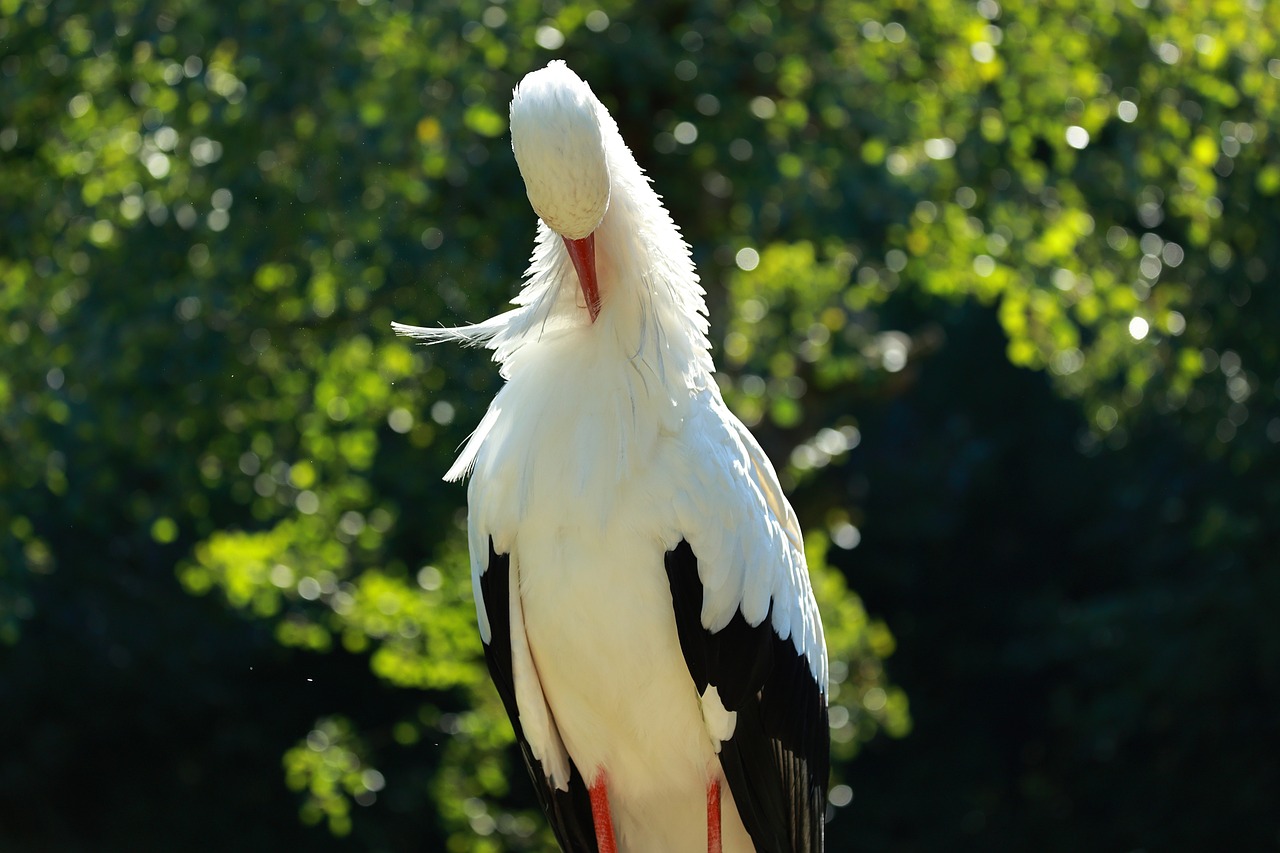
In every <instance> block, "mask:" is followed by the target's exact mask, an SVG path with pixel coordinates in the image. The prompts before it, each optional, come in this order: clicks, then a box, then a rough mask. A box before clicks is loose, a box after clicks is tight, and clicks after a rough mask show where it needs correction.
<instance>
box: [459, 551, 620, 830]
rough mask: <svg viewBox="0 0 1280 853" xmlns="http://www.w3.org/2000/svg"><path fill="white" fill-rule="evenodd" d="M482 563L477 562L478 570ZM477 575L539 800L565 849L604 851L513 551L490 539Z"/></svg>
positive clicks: (495, 658)
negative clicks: (546, 690)
mask: <svg viewBox="0 0 1280 853" xmlns="http://www.w3.org/2000/svg"><path fill="white" fill-rule="evenodd" d="M477 568H479V567H473V572H476V569H477ZM517 571H518V567H517ZM473 579H474V580H475V581H476V598H477V602H478V603H482V607H483V610H482V616H481V618H482V620H485V621H487V625H488V632H487V633H488V637H487V638H485V637H483V636H482V639H484V657H485V661H486V662H487V663H488V664H489V673H490V675H492V676H493V683H494V685H495V686H496V687H497V688H498V695H499V696H501V697H502V704H503V705H504V706H506V709H507V716H508V717H510V718H511V727H512V728H513V729H515V733H516V741H517V742H518V743H519V744H520V754H521V755H522V756H523V757H524V764H525V767H526V768H527V769H528V771H529V778H530V779H532V780H533V789H534V793H536V794H537V796H538V804H539V805H541V806H542V811H543V812H544V813H545V814H546V816H547V821H548V822H549V823H550V824H551V829H552V831H554V832H555V835H556V841H558V842H560V848H561V849H562V850H564V851H565V853H599V848H598V847H597V845H596V835H595V825H594V823H593V822H592V818H591V799H590V795H589V794H588V793H587V786H586V783H585V782H584V781H583V779H582V776H581V774H579V773H578V768H577V767H575V766H574V765H573V762H571V761H569V760H568V756H567V754H566V753H565V751H564V746H563V744H561V743H560V737H559V734H558V733H556V730H555V723H554V721H552V720H550V718H549V711H548V710H547V708H546V701H545V699H543V697H542V689H541V687H540V686H539V684H538V681H537V674H536V672H533V671H532V669H531V667H532V658H531V657H530V656H529V652H528V641H527V640H526V639H525V633H524V617H523V614H522V613H521V611H520V597H519V593H518V592H517V589H518V584H517V583H516V582H515V579H514V578H512V567H511V555H510V554H498V553H497V552H495V551H494V549H493V542H492V540H490V542H489V560H488V565H487V567H484V568H479V571H478V572H476V573H475V574H474V575H473ZM513 593H514V594H513ZM483 625H484V621H482V626H483ZM484 633H485V632H484V631H482V635H483V634H484ZM534 691H536V693H534ZM518 697H519V698H518ZM522 708H524V710H525V714H526V716H525V717H524V718H523V720H522V715H521V709H522ZM544 714H546V715H547V716H543V715H544ZM526 722H527V723H529V724H530V728H531V729H532V730H533V732H536V734H534V736H533V739H532V742H531V740H530V737H529V736H528V735H527V734H526V731H525V723H526ZM560 777H564V778H560ZM557 783H558V784H557ZM558 785H559V786H558Z"/></svg>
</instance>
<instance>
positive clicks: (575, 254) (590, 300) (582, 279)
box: [561, 232, 600, 323]
mask: <svg viewBox="0 0 1280 853" xmlns="http://www.w3.org/2000/svg"><path fill="white" fill-rule="evenodd" d="M561 239H563V240H564V246H565V248H566V249H568V250H569V259H570V260H572V261H573V268H574V269H575V270H577V271H578V284H579V285H581V286H582V295H583V297H584V298H586V300H587V313H588V314H590V315H591V322H593V323H594V322H595V321H596V318H597V317H599V316H600V282H599V281H598V280H597V279H596V235H595V233H594V232H593V233H591V234H588V235H587V236H585V237H583V238H582V239H581V240H570V239H569V238H568V237H562V238H561Z"/></svg>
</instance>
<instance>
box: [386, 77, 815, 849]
mask: <svg viewBox="0 0 1280 853" xmlns="http://www.w3.org/2000/svg"><path fill="white" fill-rule="evenodd" d="M511 144H512V149H513V150H514V152H515V157H516V162H517V164H518V165H519V167H520V173H521V175H522V176H523V177H524V182H525V189H526V191H527V194H528V197H529V201H530V203H531V204H532V205H533V209H534V211H535V212H536V213H537V214H538V216H539V217H540V219H541V222H540V223H539V226H538V237H537V246H536V248H535V249H534V251H533V259H532V263H531V264H530V266H529V269H528V272H527V274H526V280H525V282H524V286H523V289H522V291H521V293H520V295H519V296H518V297H517V298H516V299H515V300H514V301H515V304H516V305H517V306H518V307H516V308H515V309H514V310H511V311H507V312H505V313H503V314H499V315H498V316H496V317H492V318H490V319H488V320H485V321H483V322H480V323H476V324H475V325H470V326H462V327H460V328H451V329H445V328H441V329H435V328H421V327H415V326H404V325H400V324H396V325H395V329H396V331H397V332H399V333H400V334H404V335H410V336H413V337H416V338H419V339H421V340H424V341H428V342H438V341H461V342H464V343H471V344H483V345H484V346H486V347H488V348H489V349H491V350H493V351H494V355H493V358H494V360H495V361H497V362H498V363H499V364H500V365H501V373H502V376H503V377H504V378H505V379H506V384H505V385H504V386H503V388H502V390H501V391H499V392H498V395H497V396H496V397H495V398H494V400H493V402H492V404H491V405H490V406H489V410H488V412H487V414H485V416H484V418H483V419H482V420H481V421H480V425H479V426H478V427H477V428H476V430H475V432H474V433H473V434H472V436H471V438H470V439H469V440H468V442H467V444H466V447H465V448H464V449H463V451H462V453H461V455H460V456H459V457H458V459H457V461H456V462H455V463H454V464H453V467H452V468H450V469H449V471H448V473H447V474H446V475H445V479H446V480H451V481H452V480H458V479H460V478H462V477H464V476H466V475H467V473H468V472H470V473H471V482H470V486H469V488H468V493H467V494H468V503H469V507H470V514H469V519H468V530H469V538H470V548H471V575H472V582H473V586H474V590H475V598H476V610H477V614H478V618H479V623H480V636H481V638H482V639H483V641H484V648H485V655H486V658H487V661H488V665H489V670H490V672H491V673H492V674H493V680H494V682H495V683H496V684H497V687H498V692H499V693H500V694H501V696H502V700H503V703H504V704H505V706H506V709H507V713H508V714H509V715H510V717H511V724H512V726H513V727H514V729H515V733H516V737H517V739H518V740H519V742H520V745H521V748H522V751H523V754H524V758H525V762H526V764H527V765H528V769H529V773H530V774H531V776H532V777H533V782H534V787H535V789H536V790H537V793H538V796H539V799H540V801H541V804H542V807H543V810H544V811H545V812H546V815H547V817H548V819H549V820H550V822H551V825H552V828H553V829H554V831H555V834H556V837H557V839H558V840H559V842H560V846H561V847H562V848H564V850H566V851H597V850H598V851H601V853H615V851H653V853H679V851H694V850H701V849H702V846H703V845H704V844H705V845H706V848H707V850H708V851H711V853H720V851H722V850H724V851H749V850H757V851H818V850H821V849H822V846H823V818H824V812H825V808H826V786H827V772H828V763H829V757H828V748H829V732H828V728H827V656H826V647H825V645H824V642H823V636H822V624H821V621H820V620H819V617H818V608H817V605H816V604H815V603H814V599H813V593H812V591H811V589H810V586H809V577H808V570H807V568H806V566H805V559H804V550H803V543H802V540H801V535H800V527H799V525H798V523H797V521H796V516H795V513H794V512H793V511H792V509H791V506H790V504H788V502H787V499H786V497H785V496H784V495H783V493H782V489H781V488H780V487H779V485H778V478H777V475H776V474H775V473H774V469H773V466H772V465H771V464H770V463H769V460H768V458H767V457H766V456H765V454H764V452H763V451H762V450H761V449H760V446H759V445H758V444H757V443H756V441H755V439H754V438H752V436H751V434H750V433H749V432H748V431H747V429H746V427H744V426H743V425H742V423H741V422H740V421H739V420H738V419H737V418H736V417H734V415H733V414H732V413H731V412H730V411H729V409H728V408H727V407H726V406H725V404H724V401H723V400H722V399H721V396H720V392H719V389H718V388H717V386H716V383H715V381H714V379H713V377H712V372H713V370H714V366H713V365H712V363H711V357H710V354H709V353H708V348H709V346H710V344H709V343H708V341H707V337H706V332H707V319H706V315H707V309H706V305H705V303H704V301H703V291H702V288H701V286H699V284H698V276H697V274H696V273H695V272H694V269H693V264H692V262H691V260H690V257H689V250H688V247H687V246H686V245H685V243H684V241H683V239H682V238H681V236H680V232H679V231H678V230H677V228H676V227H675V225H674V224H673V223H672V221H671V218H670V216H669V215H668V214H667V211H666V210H665V209H664V208H663V206H662V203H661V202H660V201H659V198H658V196H657V194H656V193H654V191H653V189H652V188H651V187H650V186H649V182H648V179H647V178H646V177H645V176H644V173H643V172H642V171H641V169H640V167H639V166H638V165H637V164H636V161H635V158H634V157H633V156H632V154H631V151H630V150H629V149H628V148H627V146H626V144H625V143H623V141H622V137H621V136H620V135H619V133H618V128H617V125H616V124H615V123H614V121H613V119H612V118H611V117H610V115H609V113H608V111H607V110H606V109H605V108H604V106H603V105H602V104H601V103H600V101H599V100H597V99H596V97H595V95H594V94H593V93H592V91H591V89H590V87H589V86H587V84H586V83H585V82H583V81H582V80H581V79H580V78H579V77H578V76H577V75H575V74H574V73H573V72H572V71H570V70H569V68H568V67H566V66H565V64H564V63H563V62H552V63H551V64H550V65H548V66H547V67H546V68H543V69H541V70H539V71H534V72H532V73H530V74H529V75H528V76H526V77H525V78H524V80H523V81H521V83H520V84H519V85H518V86H517V87H516V89H515V92H514V95H513V97H512V101H511ZM726 784H727V790H725V786H726ZM704 807H705V811H704Z"/></svg>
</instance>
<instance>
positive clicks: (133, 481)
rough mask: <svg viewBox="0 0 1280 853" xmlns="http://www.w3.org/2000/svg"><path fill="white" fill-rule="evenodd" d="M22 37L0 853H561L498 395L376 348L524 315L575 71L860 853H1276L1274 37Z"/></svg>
mask: <svg viewBox="0 0 1280 853" xmlns="http://www.w3.org/2000/svg"><path fill="white" fill-rule="evenodd" d="M0 15H2V17H0V731H2V732H3V733H4V735H5V745H4V750H3V757H2V758H0V848H3V849H4V850H15V851H25V850H31V851H44V850H68V851H71V850H95V851H97V850H135V851H136V850H173V849H190V850H228V849H235V850H281V849H295V848H307V849H314V850H328V849H334V850H339V849H341V850H348V849H351V850H387V851H391V850H439V849H451V850H459V851H462V850H520V849H544V850H545V849H548V847H547V844H548V841H547V836H546V833H545V831H544V829H543V828H542V825H541V823H540V822H539V821H538V820H537V819H536V816H531V813H530V811H529V810H530V809H531V808H532V797H531V792H530V790H529V789H528V786H527V783H526V781H525V780H524V779H523V775H522V771H520V770H519V766H518V762H515V763H513V762H512V756H511V753H510V752H509V742H510V738H511V735H510V731H509V728H508V727H507V724H506V723H505V721H504V720H503V718H502V715H501V711H500V710H499V706H498V705H497V702H496V699H495V697H494V696H493V694H492V690H491V689H490V687H489V685H488V683H487V677H486V676H485V674H484V672H483V668H482V665H481V664H480V663H479V659H478V657H477V652H478V644H477V643H476V642H475V629H474V624H473V619H474V614H473V611H472V605H471V603H470V592H469V580H468V578H467V572H466V569H465V554H464V550H465V542H464V540H463V537H462V536H461V534H460V527H459V525H460V522H461V519H462V516H461V515H460V507H461V505H462V503H463V500H464V490H463V489H462V488H460V487H457V486H451V485H446V484H443V483H441V482H440V481H439V477H440V475H441V474H442V473H443V471H444V470H446V468H447V467H448V464H449V462H450V460H451V458H452V455H453V452H454V449H455V448H456V447H457V446H458V444H459V443H460V442H461V441H462V439H463V438H464V437H465V436H466V434H467V433H468V432H469V430H470V429H471V428H472V427H473V425H474V424H475V423H476V422H477V421H478V419H479V416H480V413H481V411H482V410H483V407H484V405H485V404H486V402H487V400H488V399H489V398H490V397H491V396H492V394H493V392H494V390H495V388H496V383H497V381H498V380H497V377H496V371H495V370H494V369H493V367H492V365H490V364H489V363H488V362H487V361H486V358H485V355H484V354H483V353H476V352H459V351H454V350H449V349H446V348H437V349H433V350H422V349H415V348H411V347H409V346H408V345H407V344H405V343H404V342H403V341H401V340H397V339H395V338H393V337H392V336H391V335H390V334H389V330H388V327H389V323H390V321H391V320H392V319H398V320H403V321H406V322H411V323H421V324H433V323H444V324H451V323H458V322H464V321H473V320H477V319H480V318H482V317H484V316H488V315H489V314H492V313H494V312H496V311H497V310H499V309H500V308H501V306H502V305H503V304H504V303H505V301H506V300H507V299H509V298H510V297H511V296H512V295H513V294H514V293H515V289H516V286H517V283H518V280H519V275H520V273H521V271H522V269H523V267H524V265H525V262H526V258H527V255H528V251H529V249H530V248H531V246H532V233H533V225H534V217H533V214H532V213H531V211H530V210H529V208H528V205H527V202H526V200H525V198H524V193H523V188H522V187H521V185H520V183H519V177H518V173H517V171H516V169H515V166H514V162H513V160H512V158H511V155H510V150H509V145H508V141H507V139H506V136H505V134H506V119H505V114H506V107H507V102H508V98H509V93H510V90H511V87H512V86H513V85H514V84H515V83H516V82H517V81H518V80H519V78H520V77H521V76H522V75H523V74H524V73H525V72H527V71H529V70H531V69H533V68H536V67H540V66H541V65H543V64H544V63H545V62H546V61H547V60H549V59H551V58H556V57H564V58H566V59H568V60H569V62H570V64H571V65H572V67H574V69H575V70H576V71H578V72H579V73H580V74H582V75H583V76H584V77H585V78H586V79H587V80H588V81H589V82H590V83H591V84H592V86H593V88H594V89H595V91H596V92H597V94H599V96H600V97H601V99H602V100H603V101H604V102H605V103H606V105H608V106H609V107H610V109H611V110H612V112H613V114H614V115H615V117H616V118H617V120H618V122H619V125H620V127H621V129H622V133H623V136H624V138H626V139H627V140H628V141H629V143H630V144H631V146H632V148H633V149H634V150H635V152H636V155H637V158H638V159H639V160H640V161H641V163H642V164H643V165H644V166H645V167H646V168H647V169H648V170H649V172H650V174H651V176H652V177H653V179H654V182H655V185H656V187H657V189H658V191H659V192H660V193H661V194H662V195H663V196H664V198H665V199H666V202H667V204H668V207H669V208H670V210H671V211H672V213H673V216H674V217H675V219H676V221H677V222H678V223H680V224H681V225H682V227H683V230H684V234H685V236H686V239H687V240H688V241H689V242H690V243H691V245H692V247H693V251H694V255H695V259H696V260H697V262H698V265H699V270H700V273H701V274H702V276H703V281H704V284H705V285H706V287H707V289H708V296H709V302H710V305H711V309H712V323H713V328H712V340H713V342H714V345H715V356H716V360H717V363H718V365H719V366H720V368H721V370H722V376H723V377H724V388H725V393H726V397H727V398H728V399H729V401H730V403H731V405H733V406H734V407H735V409H736V410H737V411H738V412H739V413H740V414H741V415H742V416H743V417H744V419H745V420H747V421H748V422H749V423H750V424H751V425H752V426H753V428H754V429H755V431H756V432H757V434H758V435H759V436H760V438H761V441H762V443H763V444H764V445H765V448H766V450H767V451H768V452H769V453H770V455H771V456H772V458H773V459H774V460H775V462H776V463H777V465H778V467H779V469H780V471H781V472H782V474H783V477H784V480H785V481H786V484H787V486H788V489H789V490H790V492H791V494H792V497H793V500H794V502H795V504H796V506H797V510H798V511H799V513H800V516H801V520H802V522H803V524H804V526H805V528H806V530H807V531H809V532H810V535H811V541H810V543H809V544H810V550H811V554H810V557H811V563H812V564H813V568H814V576H815V584H816V585H817V586H818V587H819V594H820V598H821V599H822V603H823V607H824V615H825V618H826V620H827V622H828V632H829V638H830V641H831V646H832V656H833V661H834V662H835V666H834V667H833V681H834V682H835V683H837V685H838V687H837V689H836V691H835V693H834V697H833V698H834V700H835V707H838V708H839V709H840V710H839V713H838V714H835V713H833V725H834V726H835V729H834V730H833V735H834V736H835V738H836V742H837V743H836V756H835V757H836V763H835V765H836V766H835V778H834V779H833V785H834V786H835V787H833V792H832V809H831V814H832V822H831V824H830V833H829V834H830V849H833V850H855V849H856V850H895V851H899V850H900V851H912V850H956V849H974V850H984V851H991V850H1028V849H1037V850H1062V851H1068V850H1071V851H1074V850H1150V851H1157V850H1159V851H1166V850H1187V851H1191V850H1206V849H1223V848H1228V847H1230V848H1234V849H1247V850H1260V849H1274V848H1276V847H1277V846H1280V818H1277V816H1276V815H1277V812H1276V808H1275V804H1276V803H1277V802H1280V778H1278V775H1280V771H1278V770H1277V768H1278V767H1280V764H1277V761H1276V759H1275V756H1276V755H1277V754H1280V737H1278V735H1280V731H1278V729H1280V722H1278V721H1280V716H1278V711H1280V703H1278V702H1277V699H1278V698H1280V696H1278V694H1280V631H1277V628H1276V617H1275V614H1276V612H1277V607H1278V606H1280V572H1277V553H1280V542H1278V541H1277V539H1278V537H1277V533H1276V529H1277V520H1278V519H1277V509H1278V508H1280V476H1278V475H1280V470H1278V468H1280V465H1278V464H1277V453H1276V443H1277V442H1278V441H1280V405H1278V404H1277V393H1278V392H1280V382H1278V378H1280V344H1278V343H1277V341H1278V340H1280V339H1278V338H1277V336H1276V334H1275V325H1276V324H1275V318H1276V317H1277V316H1280V314H1278V313H1277V307H1278V304H1277V296H1276V288H1275V284H1276V275H1277V269H1278V266H1280V258H1278V257H1277V249H1276V247H1277V242H1276V239H1275V235H1276V234H1277V233H1280V205H1278V204H1277V192H1280V146H1278V145H1277V141H1276V138H1275V128H1276V127H1277V126H1280V121H1278V120H1280V48H1278V47H1277V35H1278V34H1280V18H1278V15H1280V6H1276V5H1272V4H1262V3H1252V4H1250V3H1243V4H1235V3H1232V4H1216V5H1210V4H1203V5H1195V6H1194V7H1191V6H1187V5H1186V4H1177V3H1166V2H1161V0H1151V2H1149V3H1148V2H1147V0H1143V2H1142V3H1141V4H1135V3H1133V2H1130V0H1122V2H1119V3H1116V4H1114V5H1113V4H1112V3H1110V2H1101V0H1099V1H1098V2H1079V3H1071V4H1066V3H1064V4H1054V5H1052V6H1042V4H1039V3H1031V2H1019V0H1010V2H1000V3H997V2H992V0H982V2H979V3H977V4H968V3H965V4H949V3H941V4H917V3H913V2H907V0H895V2H886V3H870V2H829V3H827V2H803V3H786V4H777V3H730V2H708V3H659V4H656V5H651V6H649V7H647V8H646V10H645V11H643V12H641V11H636V10H629V9H627V8H625V7H623V6H622V5H620V4H616V3H603V4H602V5H601V6H600V7H596V6H591V5H579V4H576V3H558V2H555V0H545V2H532V1H531V0H508V2H506V3H502V4H489V3H485V2H472V0H459V2H447V3H438V4H437V3H432V4H414V3H409V2H390V3H389V2H384V0H371V2H368V3H364V2H355V0H337V2H320V0H292V2H283V3H274V4H244V5H230V6H216V5H212V4H201V3H197V2H184V1H183V0H173V2H116V3H112V4H100V3H99V4H86V3H77V2H63V1H62V0H47V2H20V0H8V2H0ZM824 553H825V558H824V557H823V554H824ZM845 582H847V584H848V586H849V587H851V588H852V589H853V590H856V595H855V594H854V593H852V592H849V591H848V590H846V589H845V588H844V586H843V583H845Z"/></svg>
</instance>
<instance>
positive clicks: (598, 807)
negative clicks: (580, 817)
mask: <svg viewBox="0 0 1280 853" xmlns="http://www.w3.org/2000/svg"><path fill="white" fill-rule="evenodd" d="M589 793H590V794H591V820H592V822H593V823H594V824H595V826H596V846H597V847H599V848H600V853H618V842H616V841H614V840H613V815H611V814H610V813H609V792H608V790H606V785H605V773H604V770H600V771H599V772H598V773H596V781H595V782H593V783H592V784H591V788H590V792H589Z"/></svg>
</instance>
